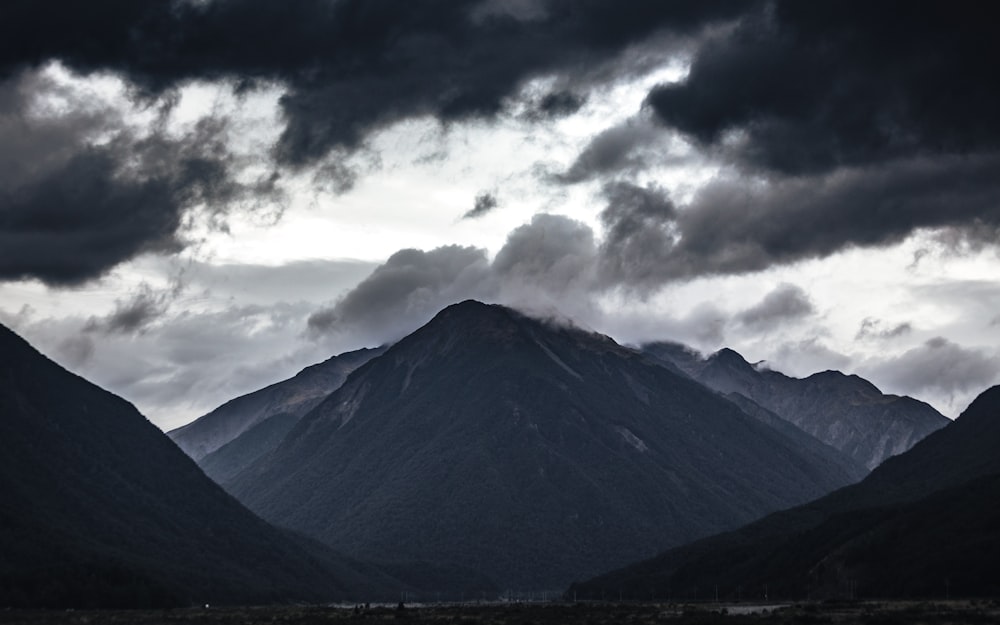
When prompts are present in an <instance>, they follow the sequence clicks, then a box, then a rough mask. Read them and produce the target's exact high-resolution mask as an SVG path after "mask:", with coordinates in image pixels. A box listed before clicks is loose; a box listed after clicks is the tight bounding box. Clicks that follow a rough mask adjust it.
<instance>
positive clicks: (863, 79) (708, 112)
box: [648, 0, 1000, 174]
mask: <svg viewBox="0 0 1000 625" xmlns="http://www.w3.org/2000/svg"><path fill="white" fill-rule="evenodd" d="M990 9H991V7H990V6H989V5H987V4H983V3H980V2H973V1H959V2H929V3H926V2H925V3H912V2H905V1H889V2H878V3H860V2H841V1H833V0H822V1H819V2H798V1H796V0H779V1H777V2H773V3H771V4H769V5H768V6H767V8H766V9H764V10H761V11H760V12H758V13H757V15H756V17H754V18H752V19H746V20H744V21H743V22H741V24H740V25H739V26H738V27H737V28H736V30H735V31H734V32H732V33H727V34H726V35H725V36H722V37H718V38H716V39H715V40H714V41H712V42H711V43H709V44H707V45H705V46H702V47H701V48H700V49H699V51H698V53H697V55H696V56H695V58H694V62H693V65H692V67H691V71H690V74H689V76H688V78H687V79H686V80H685V81H684V82H682V83H679V84H675V85H666V86H661V87H658V88H656V89H654V90H653V91H652V92H651V93H650V94H649V99H648V102H649V104H650V106H651V107H652V108H653V110H654V111H655V112H656V113H657V114H658V115H659V117H660V118H661V119H662V120H663V121H664V122H665V123H667V124H669V125H671V126H674V127H676V128H678V129H680V130H682V131H683V132H685V133H687V134H689V135H690V136H692V137H694V138H695V139H697V140H699V141H701V142H703V143H706V144H712V143H717V142H719V141H720V140H722V139H723V138H724V137H725V136H726V134H727V133H729V132H732V131H739V132H742V133H745V135H746V138H745V142H743V143H742V144H741V146H740V147H739V148H737V150H738V153H739V156H740V158H742V159H744V160H745V161H746V162H748V163H749V164H751V165H753V166H756V167H762V168H766V169H770V170H774V171H778V172H783V173H795V174H800V173H811V172H822V171H829V170H831V169H834V168H837V167H839V166H842V165H865V164H868V163H878V162H882V161H885V160H888V159H894V158H898V157H901V156H906V157H914V156H928V155H937V154H956V153H975V152H982V151H994V150H996V148H997V147H998V145H1000V119H998V118H997V116H996V115H995V111H996V110H998V108H1000V83H997V81H996V80H994V79H993V77H994V74H995V71H996V63H997V61H998V60H1000V45H998V42H997V38H996V34H995V29H994V28H993V20H992V15H991V11H990Z"/></svg>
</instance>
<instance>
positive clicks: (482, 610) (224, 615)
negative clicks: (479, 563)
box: [0, 600, 1000, 625]
mask: <svg viewBox="0 0 1000 625" xmlns="http://www.w3.org/2000/svg"><path fill="white" fill-rule="evenodd" d="M264 623H278V624H284V625H319V624H323V623H332V624H337V625H389V624H392V625H406V624H408V623H419V624H424V625H474V624H486V625H624V624H627V625H647V624H648V625H653V624H664V623H665V624H670V625H688V624H696V625H709V624H712V623H721V624H724V625H742V624H746V623H754V624H756V625H767V624H774V625H792V624H796V625H799V624H804V625H824V624H830V625H855V624H858V625H896V624H899V625H920V624H926V625H959V624H961V625H975V624H987V623H997V624H1000V600H979V601H960V600H955V601H934V602H837V603H831V602H827V603H807V604H793V605H780V606H776V605H770V606H755V605H751V604H735V605H734V604H730V605H724V604H719V605H708V604H697V605H683V604H653V603H625V604H610V603H577V604H551V603H539V604H516V605H510V604H504V605H495V604H483V605H469V604H466V605H426V606H411V607H406V608H404V609H402V610H400V609H397V608H395V607H372V608H371V609H368V610H363V609H362V610H355V609H353V608H352V607H343V606H337V607H318V606H277V607H249V608H209V609H202V608H188V609H176V610H79V611H47V610H0V624H3V625H43V624H44V625H182V624H196V625H201V624H204V625H258V624H264Z"/></svg>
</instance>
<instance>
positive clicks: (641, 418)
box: [230, 301, 853, 589]
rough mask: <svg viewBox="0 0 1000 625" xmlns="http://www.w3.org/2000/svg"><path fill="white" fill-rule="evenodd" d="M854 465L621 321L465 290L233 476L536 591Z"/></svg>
mask: <svg viewBox="0 0 1000 625" xmlns="http://www.w3.org/2000/svg"><path fill="white" fill-rule="evenodd" d="M852 477H853V475H852V474H851V472H850V470H848V469H846V468H845V467H844V466H842V465H841V464H838V463H837V462H836V461H834V460H831V459H830V458H828V457H825V456H818V455H814V454H812V453H809V452H804V451H803V450H802V449H800V448H799V447H798V446H797V444H796V443H795V442H794V441H793V440H792V439H790V438H788V437H786V436H785V435H782V434H781V433H779V432H777V431H776V430H774V429H772V428H770V427H768V426H766V425H763V424H761V423H760V422H758V421H757V420H755V419H753V418H750V417H748V416H747V415H746V414H744V413H743V412H742V411H740V410H739V408H738V407H737V406H736V405H735V404H733V403H731V402H729V401H727V400H725V399H723V398H722V397H719V396H718V395H717V394H715V393H714V392H712V391H710V390H708V389H706V388H704V387H703V386H701V385H700V384H697V383H696V382H694V381H692V380H690V379H689V378H687V377H685V376H680V375H677V374H674V373H671V372H670V371H668V370H666V369H665V368H663V367H662V366H659V365H657V364H655V363H653V362H651V361H649V359H648V357H647V356H645V355H643V354H641V353H639V352H636V351H634V350H631V349H626V348H623V347H621V346H619V345H617V344H616V343H615V342H614V341H612V340H611V339H609V338H607V337H604V336H600V335H595V334H590V333H586V332H583V331H581V330H577V329H571V328H566V327H557V326H555V325H552V324H548V323H545V322H542V321H538V320H534V319H530V318H528V317H525V316H524V315H522V314H520V313H517V312H515V311H512V310H510V309H507V308H503V307H500V306H487V305H484V304H480V303H478V302H471V301H470V302H464V303H462V304H456V305H454V306H451V307H449V308H447V309H445V310H444V311H442V312H441V313H439V314H438V315H437V316H436V317H435V318H434V319H433V320H432V321H431V322H430V323H428V324H427V325H426V326H424V327H423V328H421V329H420V330H418V331H416V332H414V333H413V334H411V335H410V336H408V337H406V338H405V339H403V340H402V341H400V342H399V343H397V344H396V345H394V346H393V347H391V348H390V349H389V350H388V351H386V352H385V353H384V354H383V355H382V356H380V357H379V358H377V359H374V360H372V361H370V362H368V363H367V364H366V365H364V366H363V367H361V368H359V369H358V370H357V371H355V372H354V373H353V374H352V375H351V376H350V377H349V378H348V380H347V382H346V383H345V384H344V385H343V386H342V387H341V388H340V389H339V390H338V391H336V392H335V393H333V394H332V395H331V396H330V397H328V398H327V399H326V400H325V401H324V402H323V403H322V404H320V405H319V406H317V407H316V408H315V409H314V410H313V411H312V412H310V413H309V414H308V415H306V416H305V417H303V419H302V420H301V421H300V422H299V423H298V424H297V425H296V426H295V427H294V428H293V430H292V431H291V432H290V433H289V434H288V435H287V436H286V437H285V439H284V441H283V442H282V444H281V445H280V446H279V447H278V448H277V449H276V450H275V451H274V452H273V453H272V454H270V455H268V456H266V457H264V458H262V459H261V461H260V462H258V463H257V464H255V465H253V466H252V467H251V468H250V469H248V470H247V471H245V472H244V473H242V474H241V475H239V476H238V477H237V478H236V479H235V480H234V481H233V482H232V483H231V484H230V489H231V492H233V493H235V494H236V495H237V496H238V497H239V498H240V499H241V500H242V501H244V502H245V503H247V505H248V506H250V507H251V508H252V509H254V510H256V511H258V513H260V514H261V515H262V516H264V517H265V518H267V519H270V520H272V521H274V522H277V523H279V524H282V525H285V526H288V527H293V528H295V529H298V530H301V531H303V532H306V533H308V534H311V535H313V536H316V537H318V538H321V539H322V540H324V541H326V542H327V543H329V544H330V545H333V546H335V547H336V548H338V549H341V550H344V551H345V552H347V553H350V554H353V555H358V556H363V557H365V558H370V559H375V560H390V559H413V560H424V561H438V562H446V563H454V564H459V565H462V566H465V567H468V568H471V569H475V570H480V571H483V572H484V573H486V574H487V575H489V576H490V577H492V578H493V579H495V580H496V581H497V582H498V583H500V584H502V585H504V586H507V587H520V588H534V589H541V588H553V587H558V585H562V584H565V583H568V582H569V581H570V580H572V579H574V578H577V577H581V576H585V575H588V574H590V573H593V572H596V571H599V570H601V569H602V567H607V566H608V565H609V564H612V563H624V562H627V561H629V560H630V559H634V558H636V557H641V555H642V554H652V553H655V552H656V551H657V550H658V549H660V548H661V547H663V546H667V545H675V544H679V543H682V542H686V541H688V540H690V539H692V538H693V537H696V536H701V535H705V534H706V533H709V532H712V531H715V530H717V529H721V528H727V527H734V526H735V525H736V524H738V523H741V522H743V521H746V520H750V519H753V518H756V517H758V516H760V515H762V514H764V513H766V512H768V511H773V510H775V509H779V508H781V507H785V506H788V505H790V504H792V503H793V502H802V501H804V500H807V499H808V498H810V497H814V496H816V495H818V494H820V493H823V492H827V491H829V490H830V489H832V488H835V487H837V486H840V485H843V484H845V483H848V482H849V481H850V480H851V479H852Z"/></svg>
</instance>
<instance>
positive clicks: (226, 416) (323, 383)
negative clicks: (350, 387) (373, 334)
mask: <svg viewBox="0 0 1000 625" xmlns="http://www.w3.org/2000/svg"><path fill="white" fill-rule="evenodd" d="M383 351H385V348H384V347H378V348H375V349H359V350H357V351H353V352H346V353H344V354H340V355H339V356H334V357H333V358H330V359H328V360H325V361H323V362H321V363H319V364H315V365H312V366H310V367H306V368H305V369H303V370H302V371H300V372H299V373H297V374H296V375H295V376H293V377H291V378H289V379H287V380H283V381H281V382H276V383H275V384H272V385H270V386H267V387H265V388H262V389H260V390H258V391H254V392H253V393H249V394H247V395H242V396H240V397H237V398H236V399H232V400H230V401H228V402H226V403H224V404H222V405H221V406H219V407H218V408H216V409H215V410H213V411H212V412H210V413H208V414H207V415H205V416H203V417H199V418H198V419H196V420H194V421H192V422H191V423H189V424H187V425H185V426H183V427H179V428H177V429H175V430H171V431H170V432H168V433H167V435H168V436H170V438H172V439H173V441H174V442H175V443H177V445H178V446H180V448H181V449H183V450H184V452H185V453H186V454H187V455H189V456H191V457H192V458H194V460H195V461H197V462H199V463H200V462H201V460H202V458H204V457H205V456H207V455H208V454H210V453H212V452H213V451H215V450H217V449H219V448H220V447H222V446H223V445H226V444H227V443H229V442H231V441H233V440H234V439H236V438H237V437H239V436H240V435H241V434H243V433H244V432H246V431H247V430H249V429H250V428H252V427H254V426H255V425H257V424H259V423H262V422H263V421H266V420H267V419H269V418H271V417H274V416H278V415H294V416H295V417H301V416H302V415H304V414H305V413H307V412H309V411H310V410H312V409H313V408H314V407H315V406H316V405H317V404H319V403H320V402H321V401H323V398H325V397H326V396H327V395H329V394H330V393H332V392H333V391H335V390H337V388H339V387H340V385H341V384H343V383H344V380H346V379H347V376H348V374H350V373H351V372H352V371H354V370H355V369H357V368H358V367H360V366H361V365H363V364H364V363H366V362H368V361H369V360H371V359H372V358H374V357H375V356H378V355H379V354H381V353H382V352H383ZM281 423H287V418H279V419H278V421H277V422H276V423H273V424H271V426H270V428H269V430H270V431H271V432H272V434H273V432H274V431H276V430H278V429H280V424H281ZM259 438H260V437H259V435H258V437H257V438H256V439H254V442H253V443H251V444H250V445H248V449H246V450H242V451H240V450H241V448H242V446H239V445H238V446H235V447H233V448H230V450H229V452H228V453H227V454H226V455H225V457H224V458H225V464H223V461H222V460H221V459H220V458H216V459H215V460H214V461H213V463H212V466H213V468H214V469H215V470H217V471H218V470H222V471H226V472H235V471H238V470H240V469H242V468H243V467H244V466H246V465H247V464H249V463H250V462H253V461H254V460H256V455H254V454H253V452H254V451H260V449H259V447H258V446H256V445H259V443H260V440H259ZM279 440H280V439H279ZM255 444H256V445H255Z"/></svg>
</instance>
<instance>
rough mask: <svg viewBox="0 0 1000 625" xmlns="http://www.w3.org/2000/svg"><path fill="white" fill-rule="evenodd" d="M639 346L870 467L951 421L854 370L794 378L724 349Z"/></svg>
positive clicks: (660, 345) (663, 344)
mask: <svg viewBox="0 0 1000 625" xmlns="http://www.w3.org/2000/svg"><path fill="white" fill-rule="evenodd" d="M642 349H643V350H644V351H645V352H647V353H649V354H652V355H654V356H656V357H658V358H661V359H663V360H664V361H666V362H668V363H670V364H673V365H674V366H676V367H677V368H678V369H680V370H681V371H683V372H685V373H687V374H688V375H690V376H691V377H693V378H694V379H695V380H698V381H699V382H701V383H702V384H704V385H705V386H708V387H709V388H712V389H715V390H716V391H718V392H720V393H722V394H724V395H727V396H728V395H733V394H738V395H741V396H743V397H744V398H746V399H749V400H751V401H752V402H754V403H756V404H758V405H760V406H761V407H763V408H766V409H767V410H769V411H771V412H773V413H774V414H777V415H778V416H780V417H781V418H783V419H785V420H787V421H789V422H790V423H792V424H794V425H796V426H797V427H799V428H801V429H802V430H804V431H805V432H808V433H809V434H812V435H813V436H815V437H816V438H818V439H819V440H821V441H823V442H824V443H827V444H829V445H832V446H833V447H836V448H837V449H839V450H841V451H843V452H844V453H846V454H848V455H849V456H851V457H852V458H854V459H855V460H857V461H858V462H860V463H861V464H863V465H864V466H866V467H868V468H869V469H874V468H875V467H877V466H878V465H880V464H881V463H882V462H883V461H884V460H885V459H886V458H889V457H890V456H894V455H896V454H899V453H902V452H904V451H906V450H907V449H909V448H911V447H912V446H913V445H914V444H916V443H917V442H918V441H920V440H921V439H923V438H924V437H925V436H927V435H928V434H930V433H931V432H934V431H935V430H938V429H940V428H943V427H944V426H945V425H947V424H948V423H950V421H949V419H948V418H946V417H944V416H943V415H942V414H941V413H939V412H938V411H937V410H934V408H932V407H931V406H929V405H928V404H925V403H924V402H921V401H917V400H915V399H913V398H911V397H900V396H897V395H885V394H883V393H882V392H881V391H879V390H878V389H877V388H875V385H873V384H872V383H871V382H869V381H867V380H865V379H863V378H860V377H858V376H856V375H845V374H843V373H841V372H839V371H823V372H821V373H815V374H813V375H811V376H809V377H807V378H803V379H799V378H792V377H789V376H787V375H785V374H783V373H780V372H778V371H772V370H770V369H767V368H764V367H756V366H754V365H751V364H750V363H748V362H747V361H746V360H744V358H743V357H742V356H741V355H740V354H738V353H736V352H735V351H733V350H731V349H723V350H720V351H718V352H716V353H714V354H712V355H711V356H709V357H707V358H703V357H702V356H701V355H700V354H698V353H697V352H695V351H693V350H691V349H690V348H687V347H685V346H683V345H678V344H676V343H650V344H647V345H644V346H643V347H642Z"/></svg>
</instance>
